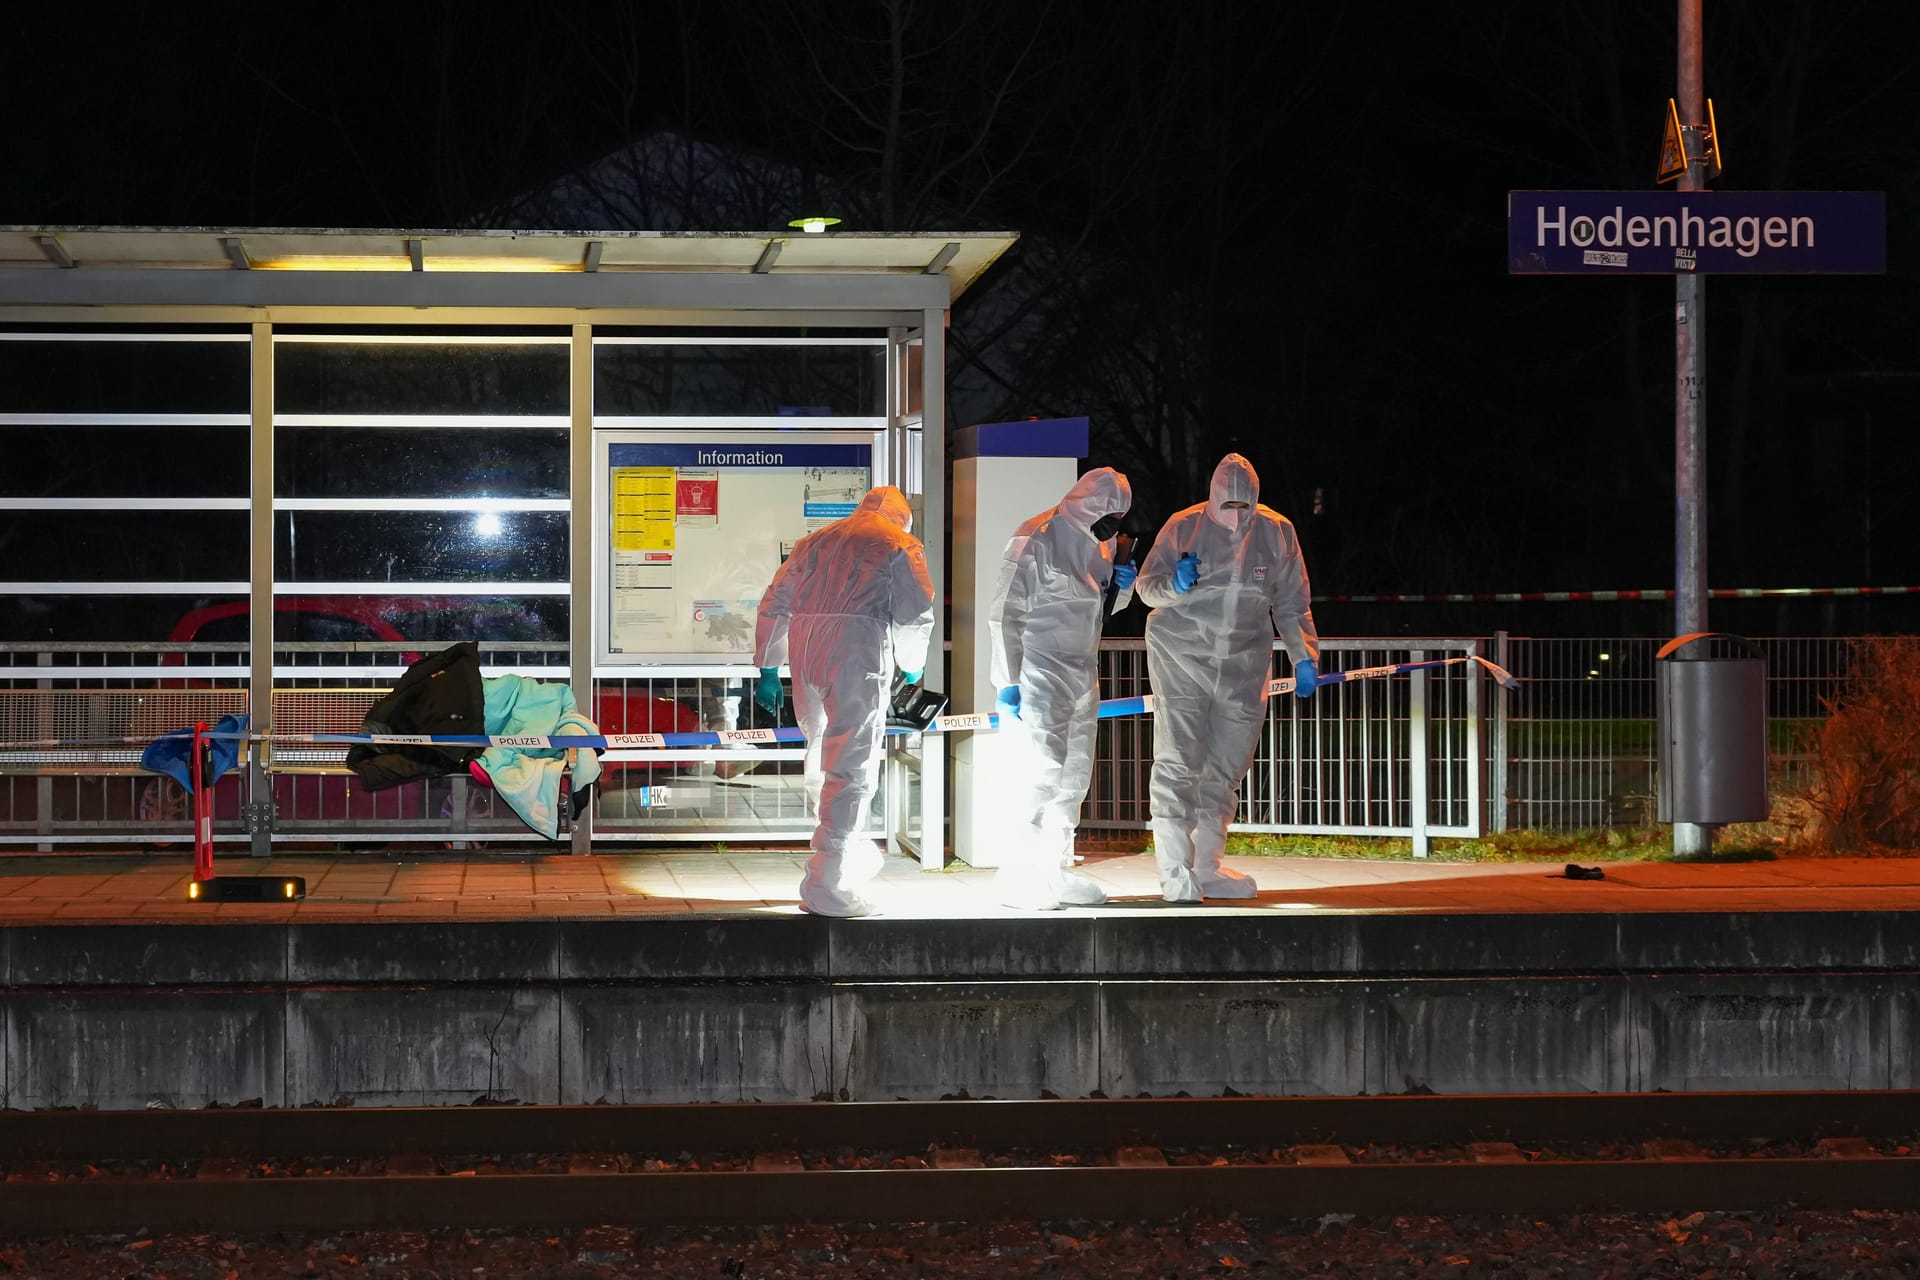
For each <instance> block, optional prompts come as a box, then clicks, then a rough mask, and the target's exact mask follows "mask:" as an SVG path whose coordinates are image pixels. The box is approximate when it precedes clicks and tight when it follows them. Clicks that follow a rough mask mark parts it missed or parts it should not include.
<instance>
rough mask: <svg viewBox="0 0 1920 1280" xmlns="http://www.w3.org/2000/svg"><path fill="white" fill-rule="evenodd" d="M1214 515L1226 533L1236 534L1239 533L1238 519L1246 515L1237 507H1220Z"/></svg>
mask: <svg viewBox="0 0 1920 1280" xmlns="http://www.w3.org/2000/svg"><path fill="white" fill-rule="evenodd" d="M1214 514H1215V515H1216V516H1217V517H1218V518H1219V520H1220V523H1221V525H1222V526H1223V527H1225V529H1226V530H1227V532H1229V533H1238V532H1240V517H1241V516H1244V515H1245V514H1247V513H1246V512H1245V511H1242V510H1240V509H1239V508H1237V507H1222V508H1221V509H1220V510H1219V511H1217V512H1215V513H1214Z"/></svg>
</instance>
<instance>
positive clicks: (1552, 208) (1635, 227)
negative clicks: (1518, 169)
mask: <svg viewBox="0 0 1920 1280" xmlns="http://www.w3.org/2000/svg"><path fill="white" fill-rule="evenodd" d="M1886 269H1887V198H1886V194H1885V193H1884V192H1880V191H1510V192H1508V193H1507V271H1508V272H1509V273H1510V274H1515V275H1531V274H1541V275H1606V274H1608V273H1613V274H1615V275H1672V274H1673V273H1674V272H1676V271H1703V272H1707V273H1710V274H1716V275H1719V274H1735V273H1738V274H1744V275H1880V274H1882V273H1884V272H1885V271H1886Z"/></svg>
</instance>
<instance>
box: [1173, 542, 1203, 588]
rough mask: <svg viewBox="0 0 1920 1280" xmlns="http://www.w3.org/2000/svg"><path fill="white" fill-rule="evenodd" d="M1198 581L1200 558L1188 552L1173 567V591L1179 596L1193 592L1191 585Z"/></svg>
mask: <svg viewBox="0 0 1920 1280" xmlns="http://www.w3.org/2000/svg"><path fill="white" fill-rule="evenodd" d="M1198 581H1200V557H1199V556H1197V555H1195V554H1193V552H1191V551H1189V552H1187V554H1185V555H1183V556H1181V557H1180V563H1179V564H1176V565H1174V566H1173V589H1174V590H1175V591H1176V592H1178V593H1179V594H1180V595H1185V594H1187V592H1189V591H1191V590H1193V584H1194V583H1196V582H1198Z"/></svg>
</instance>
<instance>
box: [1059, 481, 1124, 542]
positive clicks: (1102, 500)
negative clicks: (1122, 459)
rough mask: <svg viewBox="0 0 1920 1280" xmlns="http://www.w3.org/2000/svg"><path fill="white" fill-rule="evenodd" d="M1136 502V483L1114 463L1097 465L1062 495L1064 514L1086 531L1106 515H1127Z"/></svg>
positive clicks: (1061, 508) (1061, 506) (1061, 515)
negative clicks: (1104, 465)
mask: <svg viewBox="0 0 1920 1280" xmlns="http://www.w3.org/2000/svg"><path fill="white" fill-rule="evenodd" d="M1132 506H1133V486H1132V485H1130V484H1128V483H1127V478H1126V477H1125V476H1123V475H1121V474H1120V473H1119V472H1118V471H1115V470H1114V469H1113V468H1112V467H1096V468H1095V469H1094V470H1092V471H1089V472H1087V474H1085V475H1083V476H1081V477H1080V478H1079V479H1078V480H1076V481H1074V484H1073V488H1071V489H1069V490H1067V496H1066V497H1064V498H1062V499H1060V506H1059V512H1060V518H1061V519H1062V520H1064V521H1066V522H1067V523H1068V524H1070V525H1072V526H1073V527H1074V528H1076V529H1078V530H1080V531H1081V532H1083V533H1085V532H1088V531H1090V530H1091V529H1092V528H1093V526H1094V524H1095V523H1096V522H1097V521H1098V520H1099V519H1100V518H1101V517H1102V516H1113V515H1125V514H1126V512H1127V510H1128V508H1130V507H1132Z"/></svg>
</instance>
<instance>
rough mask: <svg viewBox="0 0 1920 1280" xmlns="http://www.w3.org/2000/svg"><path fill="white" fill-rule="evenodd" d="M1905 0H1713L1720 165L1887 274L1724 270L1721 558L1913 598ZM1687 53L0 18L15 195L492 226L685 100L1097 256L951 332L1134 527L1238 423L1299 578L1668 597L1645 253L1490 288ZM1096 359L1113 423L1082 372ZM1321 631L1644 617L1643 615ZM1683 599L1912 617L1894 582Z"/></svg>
mask: <svg viewBox="0 0 1920 1280" xmlns="http://www.w3.org/2000/svg"><path fill="white" fill-rule="evenodd" d="M1910 9H1911V6H1910V5H1908V4H1904V3H1898V2H1895V0H1888V2H1885V3H1872V2H1867V0H1752V2H1750V3H1715V2H1713V0H1709V2H1708V3H1707V5H1706V82H1707V90H1708V93H1709V94H1710V95H1711V96H1712V97H1713V99H1714V102H1715V106H1716V109H1717V115H1718V122H1719V126H1720V130H1721V145H1722V150H1723V154H1724V156H1725V157H1726V164H1727V173H1726V177H1725V178H1724V180H1723V181H1722V183H1721V184H1720V185H1722V186H1724V187H1728V188H1743V189H1787V188H1805V189H1816V188H1834V189H1868V190H1881V191H1885V192H1886V193H1887V207H1888V218H1889V227H1888V242H1889V244H1888V260H1889V263H1890V270H1889V274H1888V275H1886V276H1884V277H1875V278H1858V279H1851V278H1849V279H1842V278H1744V279H1742V278H1733V277H1716V278H1713V279H1712V280H1710V282H1709V286H1708V299H1709V324H1708V334H1709V366H1708V382H1707V420H1708V431H1709V459H1708V460H1709V474H1710V493H1711V516H1710V519H1711V526H1710V528H1711V538H1712V542H1711V566H1712V574H1711V577H1712V581H1713V583H1714V585H1716V586H1728V587H1783V586H1810V587H1827V586H1858V585H1907V584H1915V583H1920V537H1916V534H1920V511H1917V510H1916V509H1917V508H1920V503H1916V502H1915V501H1914V499H1913V496H1912V495H1913V492H1914V489H1915V479H1916V471H1917V470H1920V450H1917V449H1916V447H1915V443H1914V431H1915V422H1916V409H1917V408H1920V351H1916V341H1917V340H1920V293H1917V292H1916V288H1915V284H1916V280H1915V275H1914V270H1913V266H1912V258H1911V256H1910V255H1909V254H1907V253H1906V251H1905V249H1906V245H1907V243H1908V241H1909V236H1908V232H1909V231H1910V229H1911V228H1912V225H1913V222H1914V209H1915V199H1914V197H1915V195H1916V187H1917V186H1920V154H1917V152H1920V143H1916V139H1915V135H1914V124H1915V121H1916V120H1920V66H1917V65H1916V58H1917V57H1920V55H1916V52H1915V46H1914V45H1913V44H1912V43H1911V42H1910V41H1909V40H1907V39H1906V38H1905V32H1906V30H1907V27H1908V25H1909V22H1910V19H1911V12H1910ZM1674 61H1675V7H1674V5H1673V4H1672V3H1670V2H1669V0H1555V2H1554V3H1552V4H1519V3H1512V2H1510V0H1465V2H1462V3H1449V4H1426V3H1420V4H1415V3H1408V4H1388V3H1337V4H1336V3H1324V4H1312V5H1309V4H1297V3H1288V2H1276V3H1268V4H1231V5H1230V4H1194V5H1189V6H1174V5H1166V4H1164V3H1138V2H1135V0H1112V2H1106V3H1089V4H1074V3H1052V4H1048V3H1023V4H1019V5H1011V4H1009V5H1001V4H958V3H955V4H929V3H919V4H906V3H898V4H889V3H880V2H875V0H847V2H845V3H834V4H818V3H797V2H796V3H786V2H783V0H768V2H767V3H746V2H744V0H701V2H699V3H695V2H694V0H683V2H682V3H659V4H638V5H621V6H613V5H608V6H597V5H574V4H522V5H516V6H512V7H504V6H502V7H492V6H485V5H470V4H451V3H439V4H432V3H428V4H414V5H405V6H399V5H390V4H389V5H377V6H375V5H365V6H362V5H352V4H335V5H329V6H324V7H319V6H309V7H290V6H271V7H270V6H258V5H211V4H210V5H172V6H165V7H162V6H149V7H143V8H140V9H134V8H130V7H122V6H119V5H111V6H109V5H90V4H69V5H65V6H62V7H60V8H59V10H58V11H57V12H50V13H48V14H47V15H45V17H44V18H40V19H36V20H35V21H34V22H32V23H30V24H26V25H24V26H22V25H19V24H16V26H15V29H14V31H13V33H12V35H11V36H10V37H9V38H8V39H7V40H6V41H5V44H4V47H0V104H3V105H4V107H5V109H6V116H7V120H8V122H9V124H8V128H7V129H6V130H5V132H4V135H3V140H0V222H6V223H15V224H32V225H53V226H71V225H91V224H128V225H206V226H222V227H224V226H254V225H260V226H276V225H278V226H306V227H366V226H375V227H407V228H412V227H429V228H431V227H440V226H465V225H474V224H476V223H489V222H494V223H502V224H505V223H507V222H510V221H512V220H513V219H512V211H513V206H514V204H515V202H516V201H519V200H520V199H521V198H522V197H524V196H525V195H526V193H528V192H530V191H536V190H539V189H542V188H544V187H547V186H549V185H550V184H552V183H553V182H554V181H555V180H556V179H558V178H560V177H562V176H563V175H566V174H568V173H570V172H573V171H576V170H578V169H580V168H581V167H582V166H585V165H588V164H590V163H591V162H593V161H594V160H595V159H596V158H597V157H600V156H603V155H605V154H607V153H609V152H611V151H614V150H615V149H617V148H620V147H622V146H623V145H624V144H626V143H628V142H629V141H631V140H634V139H639V138H644V137H647V136H649V135H654V134H658V133H660V132H662V131H670V132H672V133H674V134H676V135H681V136H685V137H687V138H692V139H699V140H703V141H707V142H712V143H715V144H718V145H720V146H722V147H725V148H727V149H729V150H731V151H733V152H736V153H741V154H746V155H750V156H758V157H766V158H768V159H769V161H777V162H779V163H783V164H790V165H797V166H800V167H802V168H803V169H805V170H806V171H807V172H808V173H809V174H817V175H818V176H819V181H820V182H821V183H822V185H823V189H830V190H833V191H836V192H842V193H844V192H846V191H849V190H857V191H859V192H860V193H861V195H860V197H859V198H858V199H857V200H848V199H846V198H845V197H844V196H843V197H841V198H842V200H843V201H844V202H845V203H847V204H850V205H853V206H856V207H848V208H845V209H841V208H836V209H833V210H830V211H831V212H839V213H841V214H842V216H844V217H846V218H847V225H848V226H849V227H858V228H861V229H897V230H915V229H948V230H953V229H958V230H982V229H985V230H994V229H1001V228H1011V229H1016V230H1019V231H1021V232H1022V233H1023V235H1024V236H1025V237H1026V240H1024V241H1023V243H1022V245H1021V247H1019V248H1017V249H1016V250H1015V251H1014V253H1015V254H1016V255H1019V254H1028V253H1035V252H1038V250H1037V248H1036V246H1038V245H1039V244H1041V243H1043V242H1044V243H1048V244H1052V245H1054V246H1056V247H1057V246H1063V245H1064V246H1068V247H1069V249H1070V250H1071V251H1072V252H1073V253H1074V254H1078V255H1083V256H1082V257H1081V258H1077V259H1075V260H1076V261H1093V262H1098V263H1099V264H1100V269H1099V270H1098V271H1097V272H1080V273H1076V275H1075V277H1074V279H1073V281H1072V282H1071V286H1072V288H1073V290H1074V292H1073V293H1072V295H1071V305H1070V306H1067V307H1065V308H1062V309H1061V310H1062V311H1063V312H1064V314H1056V316H1055V318H1054V319H1052V320H1050V321H1049V325H1050V327H1051V332H1052V335H1053V336H1052V340H1050V341H1049V342H1048V343H1047V344H1046V347H1045V350H1044V351H1043V352H1040V353H1039V354H1035V355H1032V356H1031V357H1030V358H1027V359H1024V360H1021V361H1017V362H1016V361H1012V360H1009V359H1007V358H1006V357H1005V356H1004V354H1003V353H999V352H996V351H994V350H991V349H979V350H970V349H967V348H964V347H959V346H956V349H955V351H954V353H953V359H954V362H955V363H956V364H965V363H970V362H978V363H979V365H980V368H981V369H982V370H984V371H985V372H987V373H988V374H990V375H991V376H992V377H994V378H996V379H998V385H1000V386H1001V388H1002V392H1003V394H1002V398H1001V403H1000V404H999V405H998V406H997V408H998V410H999V411H1000V412H1003V413H1006V414H1007V415H1008V416H1014V415H1021V416H1024V415H1026V414H1038V415H1047V414H1054V413H1074V412H1092V413H1093V414H1094V420H1095V428H1096V432H1097V433H1098V435H1097V444H1096V450H1097V456H1096V457H1095V458H1093V459H1091V460H1090V461H1091V462H1094V463H1099V462H1112V463H1114V464H1116V465H1120V466H1123V467H1125V468H1126V469H1128V470H1129V471H1131V472H1132V473H1133V474H1134V476H1135V480H1136V485H1137V487H1138V489H1139V495H1140V500H1139V504H1138V508H1137V516H1138V522H1139V523H1140V524H1141V526H1142V527H1143V528H1148V529H1150V528H1152V527H1154V526H1156V525H1157V524H1158V522H1159V521H1160V520H1161V519H1163V518H1164V517H1165V516H1166V515H1167V514H1168V513H1169V512H1170V511H1171V510H1173V509H1175V508H1177V507H1179V506H1182V505H1185V504H1186V503H1188V502H1192V501H1195V500H1197V499H1199V498H1200V497H1202V496H1203V491H1202V490H1201V489H1199V488H1197V487H1195V484H1196V482H1195V477H1199V478H1200V481H1201V482H1202V483H1203V481H1204V476H1205V475H1206V473H1207V472H1208V471H1209V470H1210V469H1211V465H1212V462H1213V461H1214V460H1215V459H1216V458H1217V457H1218V456H1219V455H1220V453H1222V452H1224V451H1226V450H1228V449H1236V450H1238V451H1240V452H1242V453H1244V454H1246V455H1247V456H1248V457H1250V458H1251V459H1252V460H1253V461H1254V463H1255V465H1256V466H1257V467H1258V468H1259V470H1260V472H1261V475H1262V478H1263V486H1264V487H1263V497H1264V498H1265V499H1266V500H1267V501H1269V502H1270V503H1271V504H1272V505H1274V506H1276V507H1277V508H1279V509H1280V510H1281V511H1283V512H1284V513H1286V514H1288V515H1290V516H1291V517H1293V518H1294V519H1295V520H1296V522H1297V523H1298V524H1299V525H1300V528H1301V533H1302V540H1303V542H1304V544H1305V547H1306V550H1307V555H1308V561H1309V565H1310V567H1311V569H1312V571H1313V575H1314V579H1315V586H1316V589H1317V590H1318V591H1320V592H1323V593H1341V594H1349V593H1365V592H1446V591H1481V592H1485V591H1516V590H1569V589H1571V590H1586V589H1610V588H1661V587H1670V586H1671V585H1672V581H1673V535H1672V505H1673V478H1672V471H1673V465H1672V456H1673V409H1672V404H1673V392H1672V379H1673V335H1672V322H1671V315H1672V285H1671V283H1670V282H1669V281H1668V280H1666V279H1665V278H1660V277H1634V278H1627V279H1617V280H1600V279H1591V278H1565V279H1560V278H1545V277H1509V276H1508V275H1507V274H1506V273H1505V244H1504V239H1503V237H1504V233H1505V226H1504V224H1505V193H1506V192H1507V191H1508V190H1509V189H1522V188H1593V187H1603V188H1647V187H1651V186H1652V185H1653V172H1654V166H1655V161H1656V158H1657V151H1658V145H1659V141H1660V129H1661V124H1662V120H1663V115H1664V112H1665V109H1666V99H1667V97H1668V96H1670V95H1671V94H1672V93H1673V92H1674V79H1675V73H1674ZM811 211H812V210H795V211H794V212H796V213H797V212H811ZM735 229H738V228H735ZM752 229H763V228H752ZM1011 265H1012V264H1003V266H1000V267H996V268H995V269H994V270H993V271H992V272H989V273H988V275H987V276H986V277H984V278H983V279H982V281H981V282H980V284H979V285H977V286H976V292H977V293H978V294H979V299H978V300H975V299H974V298H971V297H970V298H969V299H963V301H962V303H961V307H962V308H963V309H964V308H966V307H967V306H969V305H978V306H986V305H992V304H991V302H990V299H991V290H992V289H993V287H994V286H995V283H996V280H997V279H998V278H1000V277H1003V276H1004V277H1008V278H1011V277H1012V275H1013V272H1012V271H1011V269H1010V267H1011ZM1067 287H1068V285H1067V284H1065V283H1063V284H1061V285H1060V288H1061V289H1063V290H1064V289H1066V288H1067ZM1002 305H1004V299H1003V300H1002ZM1122 381H1124V382H1127V383H1128V384H1129V385H1130V386H1133V387H1134V390H1133V392H1131V393H1130V394H1129V396H1127V397H1125V399H1124V403H1125V405H1126V406H1127V407H1126V408H1125V409H1114V408H1111V407H1110V406H1109V405H1108V403H1107V401H1106V399H1104V398H1103V397H1102V396H1101V395H1097V394H1095V393H1094V392H1092V391H1089V390H1088V388H1089V387H1090V386H1097V387H1098V388H1106V387H1110V386H1112V385H1115V384H1116V383H1118V382H1122ZM1320 615H1321V626H1322V629H1323V630H1324V631H1327V632H1329V633H1336V634H1349V635H1351V634H1366V633H1405V632H1424V633H1428V634H1436V633H1448V632H1460V631H1468V632H1471V631H1484V630H1490V629H1492V628H1495V627H1506V628H1509V629H1511V630H1515V631H1519V632H1528V631H1533V632H1545V631H1554V630H1559V631H1568V632H1573V633H1577V634H1606V633H1609V632H1632V633H1638V634H1662V633H1665V632H1666V631H1667V629H1668V628H1669V627H1670V625H1671V622H1670V619H1671V606H1668V605H1644V606H1623V607H1603V606H1577V607H1568V608H1555V607H1552V606H1544V605H1537V604H1515V605H1502V606H1469V607H1458V608H1456V607H1438V606H1431V605H1403V606H1395V607H1362V606H1350V605H1349V606H1342V605H1338V604H1330V605H1326V606H1323V607H1322V608H1321V610H1320ZM1713 618H1714V621H1715V623H1716V624H1717V625H1721V626H1725V627H1728V628H1731V629H1739V630H1745V631H1750V632H1755V633H1762V632H1772V631H1779V632H1784V633H1809V632H1821V631H1841V632H1849V631H1862V630H1887V629H1913V626H1914V624H1915V623H1916V622H1920V608H1915V607H1914V606H1913V605H1911V604H1909V603H1908V602H1906V601H1900V600H1884V601H1879V602H1864V601H1855V602H1840V603H1838V604H1826V605H1821V604H1809V603H1777V602H1767V603H1764V604H1727V605H1721V604H1716V605H1715V606H1714V610H1713Z"/></svg>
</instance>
